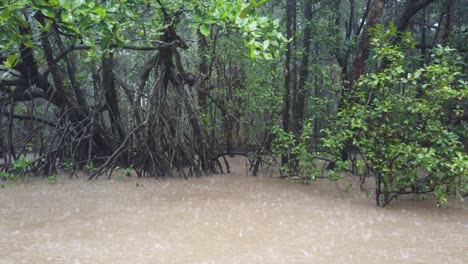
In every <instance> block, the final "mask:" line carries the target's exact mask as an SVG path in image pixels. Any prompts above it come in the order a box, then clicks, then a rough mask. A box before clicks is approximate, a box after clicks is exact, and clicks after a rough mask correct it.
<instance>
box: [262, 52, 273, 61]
mask: <svg viewBox="0 0 468 264" xmlns="http://www.w3.org/2000/svg"><path fill="white" fill-rule="evenodd" d="M263 58H265V60H271V59H273V55H271V54H270V53H263Z"/></svg>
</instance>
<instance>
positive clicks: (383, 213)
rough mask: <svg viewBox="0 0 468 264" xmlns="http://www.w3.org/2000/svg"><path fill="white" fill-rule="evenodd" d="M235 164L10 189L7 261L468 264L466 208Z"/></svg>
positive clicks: (3, 210) (4, 235) (1, 202)
mask: <svg viewBox="0 0 468 264" xmlns="http://www.w3.org/2000/svg"><path fill="white" fill-rule="evenodd" d="M236 164H237V165H238V166H235V165H236ZM231 165H234V168H233V169H234V172H233V173H231V174H228V175H215V176H209V177H203V178H200V179H191V180H183V179H164V180H159V181H158V180H154V179H144V180H137V179H131V180H128V179H125V180H123V181H119V180H118V179H117V178H115V179H114V180H110V181H108V180H97V181H91V182H88V181H84V180H68V179H65V178H64V179H59V181H58V182H57V183H56V184H49V183H48V182H47V181H46V180H40V181H36V180H34V181H32V182H29V183H25V184H21V183H17V184H16V185H14V186H11V185H9V186H7V187H6V188H4V189H1V190H0V248H1V251H2V252H1V254H0V263H21V262H24V263H31V262H34V263H45V262H54V263H57V262H60V263H111V262H113V263H468V206H467V205H466V203H463V202H453V203H452V204H450V205H449V206H446V207H444V208H441V209H438V208H437V207H436V206H435V202H434V201H433V200H431V201H429V200H428V201H417V200H412V199H410V198H405V199H403V200H402V199H400V200H397V201H395V202H393V203H392V204H391V205H390V206H389V207H388V208H385V209H381V208H377V207H375V206H374V204H373V199H369V198H367V197H366V195H365V193H361V192H359V191H357V190H358V189H359V188H357V187H356V188H354V189H355V190H351V191H350V192H342V191H339V189H338V188H337V186H336V185H335V184H332V183H329V182H318V183H312V184H310V185H302V184H298V183H292V182H289V181H287V180H280V179H274V178H271V177H268V176H263V177H252V176H246V175H245V165H244V161H242V160H233V161H232V164H231ZM137 181H138V182H139V185H140V186H138V187H137V186H136V182H137ZM343 184H344V185H346V184H348V183H346V182H345V183H343Z"/></svg>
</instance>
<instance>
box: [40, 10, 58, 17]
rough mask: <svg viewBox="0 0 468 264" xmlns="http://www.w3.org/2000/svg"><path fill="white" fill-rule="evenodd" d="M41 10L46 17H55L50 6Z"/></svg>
mask: <svg viewBox="0 0 468 264" xmlns="http://www.w3.org/2000/svg"><path fill="white" fill-rule="evenodd" d="M41 12H42V14H44V16H46V17H55V13H54V11H53V10H52V8H41Z"/></svg>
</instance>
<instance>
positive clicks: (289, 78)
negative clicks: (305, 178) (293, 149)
mask: <svg viewBox="0 0 468 264" xmlns="http://www.w3.org/2000/svg"><path fill="white" fill-rule="evenodd" d="M295 9H296V1H295V0H286V38H288V39H291V38H293V37H294V34H295V32H294V29H295V25H294V21H295V17H294V15H295ZM286 48H287V51H286V62H285V65H284V97H283V103H284V107H283V118H282V123H283V130H284V131H285V132H289V131H290V111H291V106H290V105H291V95H292V93H291V89H292V87H293V81H294V79H293V78H295V77H296V76H295V75H294V74H295V73H294V72H293V67H292V64H293V55H294V44H293V42H292V41H290V42H288V44H287V45H286ZM281 162H282V164H283V165H284V164H286V163H288V157H286V156H283V157H281Z"/></svg>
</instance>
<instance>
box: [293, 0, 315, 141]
mask: <svg viewBox="0 0 468 264" xmlns="http://www.w3.org/2000/svg"><path fill="white" fill-rule="evenodd" d="M304 8H305V9H304V17H305V20H306V23H307V26H306V27H305V29H304V38H303V40H302V46H303V49H304V54H303V55H302V60H301V64H300V74H299V82H298V85H297V88H296V89H297V90H296V93H295V95H294V99H295V100H294V104H293V113H292V114H293V122H294V132H295V134H296V137H299V135H300V133H301V131H302V128H303V122H304V111H305V104H306V93H307V90H306V82H307V79H308V77H309V70H308V67H309V55H310V42H311V41H310V40H311V25H310V23H311V22H312V21H311V20H312V1H311V0H309V1H306V3H305V7H304Z"/></svg>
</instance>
